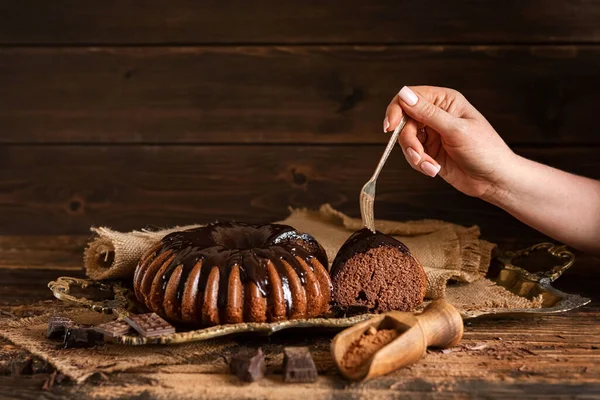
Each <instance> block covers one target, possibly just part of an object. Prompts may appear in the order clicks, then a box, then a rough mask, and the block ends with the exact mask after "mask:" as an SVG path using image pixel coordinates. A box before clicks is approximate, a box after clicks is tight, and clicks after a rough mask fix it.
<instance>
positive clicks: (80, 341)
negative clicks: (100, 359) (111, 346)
mask: <svg viewBox="0 0 600 400" xmlns="http://www.w3.org/2000/svg"><path fill="white" fill-rule="evenodd" d="M101 344H104V335H103V334H101V333H99V332H96V331H95V330H93V329H90V328H67V331H66V333H65V340H64V348H65V349H72V348H87V347H94V346H98V345H101Z"/></svg>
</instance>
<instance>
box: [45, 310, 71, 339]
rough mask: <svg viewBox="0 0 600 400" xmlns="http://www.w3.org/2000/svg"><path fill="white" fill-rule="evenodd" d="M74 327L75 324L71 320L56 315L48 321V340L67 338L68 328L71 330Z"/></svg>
mask: <svg viewBox="0 0 600 400" xmlns="http://www.w3.org/2000/svg"><path fill="white" fill-rule="evenodd" d="M73 326H74V323H73V321H72V320H71V319H70V318H67V317H61V316H58V315H54V316H52V317H50V319H49V320H48V329H47V330H46V337H47V338H48V339H59V338H60V339H62V338H64V337H65V332H66V330H67V328H71V327H73Z"/></svg>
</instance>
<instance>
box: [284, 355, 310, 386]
mask: <svg viewBox="0 0 600 400" xmlns="http://www.w3.org/2000/svg"><path fill="white" fill-rule="evenodd" d="M283 354H284V358H283V381H284V382H296V383H303V382H314V381H316V380H317V376H318V373H317V367H316V366H315V362H314V361H313V359H312V356H311V355H310V351H308V347H286V348H285V349H283Z"/></svg>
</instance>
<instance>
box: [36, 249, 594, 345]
mask: <svg viewBox="0 0 600 400" xmlns="http://www.w3.org/2000/svg"><path fill="white" fill-rule="evenodd" d="M536 252H547V254H549V255H551V256H552V257H554V258H557V259H559V260H560V261H561V262H560V264H558V265H557V266H555V267H552V268H551V269H550V270H549V271H541V272H537V273H532V272H528V271H527V270H525V269H524V268H521V267H519V266H516V265H514V260H516V259H518V258H521V259H522V258H527V257H529V256H530V255H531V254H533V253H536ZM495 261H496V267H495V268H492V269H490V271H491V274H493V276H489V275H490V274H488V276H487V277H488V278H490V279H492V280H494V281H495V282H496V283H497V284H498V285H500V286H503V287H505V288H506V289H508V290H510V291H511V292H513V293H515V294H517V295H519V296H522V297H527V298H532V297H534V296H540V295H541V296H542V299H543V300H542V307H541V308H526V309H486V310H478V311H473V310H468V311H467V310H459V311H460V313H461V315H462V317H463V319H471V318H477V317H482V316H498V317H514V316H534V315H543V314H552V313H559V312H565V311H569V310H573V309H575V308H578V307H581V306H583V305H585V304H587V303H589V302H590V299H588V298H585V297H581V296H578V295H575V294H568V293H565V292H562V291H560V290H557V289H555V288H553V287H552V285H551V283H552V282H553V281H554V280H556V279H557V278H558V277H560V275H562V273H563V272H565V271H566V270H567V269H568V268H569V267H571V266H572V265H573V263H574V262H575V256H574V254H573V253H572V252H570V251H569V250H567V248H566V247H565V246H556V245H554V244H552V243H541V244H538V245H535V246H532V247H529V248H527V249H523V250H519V251H515V252H503V253H501V254H498V255H497V256H496V258H495ZM48 287H49V288H50V290H52V293H53V294H54V296H55V297H56V298H57V299H59V300H62V301H66V302H69V303H72V304H77V305H80V306H82V307H87V308H89V309H91V310H93V311H97V312H103V313H112V314H115V315H116V316H117V318H123V317H125V316H127V315H128V314H129V313H130V312H132V310H133V308H134V307H135V301H134V300H133V299H131V296H130V295H131V293H130V291H129V290H128V289H126V288H125V287H123V286H122V285H121V284H120V283H118V282H115V283H106V282H96V281H91V280H85V279H77V278H71V277H60V278H58V279H57V280H56V281H52V282H50V283H48ZM75 291H80V292H81V293H78V294H75V293H74V292H75ZM93 291H95V292H96V293H104V295H105V296H104V297H106V298H105V299H102V300H93V299H91V298H90V297H91V295H90V294H91V293H92V292H93ZM426 304H427V303H425V304H424V305H423V307H424V306H425V305H426ZM370 317H372V314H360V315H354V316H350V317H345V316H342V317H328V318H311V319H297V320H289V321H280V322H271V323H241V324H229V325H219V326H213V327H209V328H203V329H197V330H186V331H180V332H176V333H173V334H170V335H163V336H160V337H155V338H144V337H140V336H134V335H123V336H120V337H117V338H114V339H112V340H113V341H114V342H116V343H120V344H125V345H133V346H137V345H145V344H175V343H186V342H194V341H201V340H207V339H212V338H215V337H220V336H226V335H232V334H239V333H246V332H253V333H259V334H263V335H270V334H272V333H275V332H278V331H281V330H285V329H291V328H321V329H337V330H341V329H344V328H347V327H349V326H352V325H354V324H357V323H359V322H362V321H364V320H366V319H368V318H370Z"/></svg>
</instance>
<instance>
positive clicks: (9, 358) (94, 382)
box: [0, 236, 600, 399]
mask: <svg viewBox="0 0 600 400" xmlns="http://www.w3.org/2000/svg"><path fill="white" fill-rule="evenodd" d="M87 239H88V237H86V236H22V237H15V236H3V237H0V293H2V295H1V297H0V314H1V315H0V318H15V317H18V316H26V315H35V314H36V313H40V312H43V310H47V309H48V308H50V307H53V306H55V305H56V304H57V301H56V300H53V299H52V296H51V293H50V292H49V290H48V289H47V287H46V284H47V282H48V281H50V280H52V279H55V278H56V277H58V276H64V275H69V276H83V274H82V272H81V254H82V249H83V247H84V245H85V243H86V240H87ZM512 245H513V246H514V243H513V244H512ZM599 267H600V260H599V259H597V258H594V257H590V256H586V255H581V254H580V255H578V259H577V262H576V264H575V266H574V267H572V269H570V270H569V271H567V272H566V273H565V274H564V275H563V276H562V277H561V278H560V279H559V280H558V281H557V282H556V284H555V286H556V287H558V288H559V289H561V290H564V291H568V292H576V293H579V294H581V295H585V296H588V297H591V298H592V303H591V304H590V305H588V306H585V307H583V308H581V309H579V310H575V311H571V312H568V313H564V314H560V315H553V316H546V317H541V318H528V319H500V320H486V319H479V320H471V321H468V322H467V323H466V327H465V328H466V329H465V335H464V339H463V341H462V342H461V344H459V345H458V346H457V347H455V348H453V349H451V350H448V351H444V352H441V351H437V350H433V351H428V353H427V354H426V356H425V357H424V358H423V359H422V360H421V361H420V362H419V363H417V364H415V365H413V366H411V367H408V368H405V369H402V370H400V371H397V372H395V373H392V374H390V375H388V376H385V377H382V378H378V379H375V380H373V381H370V382H367V383H362V384H355V383H352V384H351V383H348V382H345V381H343V380H342V379H341V378H340V376H339V375H338V374H337V372H336V370H335V368H334V366H333V364H332V361H331V359H330V357H329V353H328V351H329V341H330V340H331V335H330V334H323V333H319V334H310V333H306V332H305V333H303V334H302V336H289V335H285V334H278V335H275V336H273V337H271V338H270V339H260V338H253V339H243V340H246V341H247V340H250V341H251V343H252V344H254V345H256V344H260V345H261V346H262V347H263V349H264V350H265V352H266V354H267V360H268V376H267V378H266V379H264V380H262V381H260V382H258V383H253V384H243V383H241V382H240V381H239V380H238V379H237V378H235V377H233V376H230V375H229V374H228V373H227V365H226V364H225V363H224V361H223V358H222V357H216V358H215V357H212V358H209V359H206V358H202V357H201V358H200V359H198V360H197V361H195V362H192V363H187V364H185V365H182V366H171V367H167V368H165V367H163V366H156V367H145V368H143V369H138V370H136V371H129V372H122V373H115V374H111V375H108V376H106V375H99V376H96V377H93V378H92V379H90V380H88V381H87V382H86V383H84V384H82V385H74V384H73V383H69V382H65V381H63V382H61V383H60V384H55V385H53V387H51V388H49V389H47V390H43V389H42V387H43V386H44V383H45V382H47V380H48V378H49V377H50V376H51V374H52V369H51V368H49V369H47V370H43V371H42V372H40V373H37V374H31V375H21V376H11V364H12V363H13V362H15V361H18V360H22V359H23V358H25V357H27V356H28V355H27V354H26V353H24V351H23V350H21V349H19V348H18V347H16V346H14V345H12V344H10V343H9V342H7V341H0V387H1V388H2V389H1V390H0V398H27V399H28V398H31V399H34V398H35V399H38V398H49V399H53V398H65V397H66V398H88V397H94V396H97V397H98V396H100V397H106V396H112V397H115V398H138V399H141V398H143V399H151V398H187V397H189V398H219V399H221V398H231V397H244V398H265V397H269V398H294V397H296V396H298V395H300V394H303V395H306V396H310V397H311V398H369V399H370V398H378V397H401V396H405V395H411V396H416V397H424V398H430V397H436V398H437V397H451V398H455V397H467V396H472V397H479V398H481V397H487V398H489V397H494V398H498V397H499V398H527V397H532V398H533V397H539V396H542V395H543V396H544V397H546V398H565V397H567V398H573V397H577V398H594V397H600V324H598V322H599V320H600V307H599V306H598V305H597V303H596V302H597V300H598V299H599V298H600V296H599V295H598V290H597V288H598V287H599V286H598V284H599V283H600V279H599V278H598V276H599V274H598V273H597V270H598V269H599ZM40 302H43V303H41V304H42V307H40V306H39V305H40ZM241 340H242V339H240V344H241ZM290 344H300V345H308V346H310V348H311V351H312V352H313V357H314V358H315V361H316V363H317V367H318V369H319V372H320V377H319V379H318V381H317V382H316V383H314V384H306V385H296V384H283V383H282V382H281V378H280V369H281V350H282V348H283V346H285V345H290Z"/></svg>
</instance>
